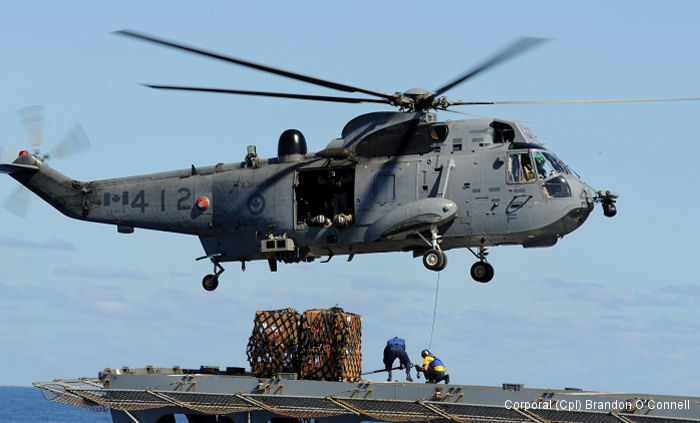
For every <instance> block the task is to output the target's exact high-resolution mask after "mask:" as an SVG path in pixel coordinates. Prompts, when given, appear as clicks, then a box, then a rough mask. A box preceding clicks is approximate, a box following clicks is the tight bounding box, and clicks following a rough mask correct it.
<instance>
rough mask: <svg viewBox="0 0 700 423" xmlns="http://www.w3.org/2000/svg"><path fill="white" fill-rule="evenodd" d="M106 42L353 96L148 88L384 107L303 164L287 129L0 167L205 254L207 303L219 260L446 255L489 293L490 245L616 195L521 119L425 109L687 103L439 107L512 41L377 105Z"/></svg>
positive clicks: (560, 222)
mask: <svg viewBox="0 0 700 423" xmlns="http://www.w3.org/2000/svg"><path fill="white" fill-rule="evenodd" d="M116 33H117V34H118V35H122V36H126V37H130V38H135V39H138V40H142V41H147V42H151V43H155V44H158V45H161V46H167V47H171V48H175V49H179V50H183V51H186V52H189V53H194V54H197V55H200V56H205V57H209V58H213V59H216V60H220V61H224V62H228V63H233V64H237V65H240V66H244V67H248V68H252V69H256V70H259V71H263V72H267V73H271V74H276V75H280V76H283V77H287V78H291V79H295V80H300V81H304V82H307V83H310V84H313V85H317V86H322V87H326V88H330V89H335V90H339V91H343V92H345V93H361V94H364V97H348V96H324V95H307V94H293V93H281V92H268V91H249V90H233V89H219V88H207V87H192V86H174V85H153V84H145V85H146V86H147V87H151V88H155V89H161V90H181V91H197V92H211V93H226V94H238V95H253V96H266V97H275V98H289V99H300V100H313V101H325V102H341V103H375V104H384V105H390V106H393V107H396V108H397V109H398V111H379V112H370V113H367V114H363V115H361V116H357V117H355V118H354V119H352V120H350V121H349V122H348V123H347V124H346V125H345V127H344V128H343V130H342V131H341V136H340V137H339V138H336V139H333V140H331V141H330V142H329V143H328V145H327V146H326V147H325V148H324V149H322V150H320V151H317V152H313V153H309V152H308V150H307V144H306V140H305V138H304V135H303V134H302V133H301V132H300V131H299V130H297V129H288V130H286V131H284V132H283V133H282V134H281V136H280V138H279V140H278V149H277V156H276V157H272V158H267V159H264V158H261V157H259V156H258V154H257V148H256V147H255V146H254V145H250V146H248V148H247V151H246V154H245V157H244V158H243V160H242V161H240V162H235V163H228V164H224V163H218V164H216V165H213V166H206V167H195V166H194V165H192V166H191V167H190V168H186V169H181V170H174V171H169V172H161V173H154V174H146V175H140V176H130V177H120V178H114V179H105V180H96V181H90V182H82V181H76V180H73V179H71V178H69V177H67V176H65V175H63V174H61V173H60V172H58V171H56V170H55V169H53V168H52V167H50V166H48V165H47V164H46V161H47V159H48V157H49V156H50V154H49V155H42V154H41V152H40V151H39V149H38V147H37V146H36V145H35V149H34V151H31V152H30V151H27V150H24V151H21V152H19V154H18V155H17V158H16V159H15V160H14V161H13V162H12V163H6V164H0V172H2V173H7V174H9V175H10V176H11V177H13V178H14V179H16V180H17V181H19V182H20V183H21V184H22V185H24V186H25V187H27V188H29V190H31V191H33V192H34V193H35V194H36V195H38V196H39V197H41V198H42V199H43V200H45V201H46V202H48V203H49V204H50V205H51V206H53V207H54V208H56V209H57V210H58V211H60V212H61V213H63V214H65V215H66V216H68V217H71V218H75V219H80V220H86V221H92V222H100V223H105V224H111V225H115V226H116V228H117V231H118V232H119V233H122V234H129V233H133V232H134V229H135V228H143V229H151V230H159V231H167V232H175V233H182V234H189V235H195V236H198V237H199V239H200V241H201V244H202V246H203V249H204V253H205V255H203V256H201V257H198V258H197V260H209V261H210V262H211V263H212V264H213V273H210V274H207V275H205V276H204V278H203V279H202V286H203V288H204V289H205V290H207V291H213V290H215V289H216V288H217V287H218V285H219V278H220V276H221V274H222V273H223V272H224V267H223V265H222V263H225V262H240V263H241V268H242V270H243V271H244V270H245V269H246V263H247V262H250V261H255V260H267V261H268V265H269V268H270V271H273V272H275V271H277V266H278V263H280V262H284V263H300V262H312V261H315V260H317V259H321V258H323V257H326V258H325V259H324V260H322V261H321V262H324V263H326V262H329V261H330V260H331V259H332V258H333V257H334V256H336V255H341V256H347V261H352V260H353V258H354V256H355V255H356V254H371V253H382V252H397V251H402V252H410V253H412V254H413V257H414V258H418V257H422V262H423V265H424V266H425V268H427V269H428V270H431V271H436V272H439V271H441V270H443V269H444V268H445V267H446V265H447V256H446V255H445V251H447V250H450V249H457V248H465V249H467V250H468V251H469V252H471V254H473V255H474V257H475V259H476V262H475V263H474V264H473V265H472V266H471V268H470V271H469V273H470V276H471V277H472V279H474V280H475V281H477V282H481V283H486V282H489V281H491V280H492V279H493V277H494V269H493V266H492V265H491V264H489V262H488V261H487V255H488V253H489V251H488V248H490V247H494V246H500V245H522V246H523V247H525V248H534V247H551V246H553V245H555V244H556V243H557V241H558V240H559V239H560V238H562V237H563V236H565V235H567V234H569V233H571V232H572V231H574V230H576V229H577V228H579V227H580V226H581V225H583V223H584V222H585V221H586V219H587V218H588V216H589V215H590V213H591V212H592V211H593V209H594V205H595V204H601V206H602V209H603V213H604V215H605V216H608V217H613V216H615V214H616V213H617V210H616V205H615V202H616V200H617V199H618V194H616V193H614V192H613V191H611V190H609V189H602V190H595V189H593V188H591V187H590V186H589V185H588V184H586V183H585V182H583V181H582V180H581V179H580V176H579V175H578V174H576V173H575V172H574V171H573V170H571V168H570V167H569V166H567V165H566V164H565V163H564V162H563V161H562V160H561V159H559V158H558V157H557V155H556V154H555V153H554V152H553V151H551V150H550V149H549V148H546V147H545V146H544V145H542V144H541V143H539V142H538V141H537V139H536V137H535V135H534V134H533V133H532V131H531V130H530V129H529V128H527V127H526V126H524V125H523V124H522V122H519V121H515V120H509V119H501V118H492V117H488V118H483V117H482V118H478V119H465V120H448V121H439V120H438V119H437V114H436V112H437V111H451V112H457V113H462V112H458V111H455V110H450V108H451V107H453V106H468V105H485V104H489V105H497V104H543V103H596V102H633V101H677V100H700V98H698V97H682V98H647V99H617V100H562V101H488V102H485V101H461V100H460V101H452V100H449V99H448V98H446V97H445V96H443V95H442V94H444V93H445V92H446V91H448V90H450V89H452V88H454V87H455V86H457V85H459V84H461V83H463V82H465V81H467V80H468V79H470V78H472V77H474V76H475V75H478V74H480V73H482V72H484V71H486V70H488V69H490V68H492V67H494V66H496V65H498V64H500V63H502V62H504V61H506V60H508V59H510V58H512V57H514V56H516V55H518V54H520V53H522V52H524V51H527V50H529V49H531V48H533V47H534V46H536V45H538V44H540V43H541V42H542V41H544V39H541V38H522V39H518V40H516V41H515V42H513V43H512V44H510V45H509V46H507V47H506V48H505V49H503V50H500V51H499V52H497V53H496V54H495V55H493V56H491V57H490V58H488V59H487V60H485V61H484V62H482V63H481V64H479V65H478V66H476V67H474V68H472V69H470V70H468V71H467V72H465V73H464V74H462V75H460V76H459V77H457V78H456V79H454V80H453V81H450V82H449V83H447V84H445V85H443V86H441V87H439V88H438V89H436V90H435V91H428V90H425V89H420V88H413V89H409V90H407V91H403V92H395V93H393V94H387V93H384V92H379V91H373V90H368V89H364V88H359V87H353V86H350V85H345V84H340V83H336V82H332V81H327V80H323V79H319V78H315V77H311V76H308V75H303V74H299V73H294V72H289V71H286V70H282V69H278V68H274V67H270V66H266V65H261V64H258V63H254V62H250V61H247V60H242V59H239V58H235V57H232V56H227V55H224V54H220V53H216V52H212V51H208V50H204V49H201V48H196V47H192V46H188V45H185V44H181V43H176V42H173V41H169V40H165V39H161V38H157V37H153V36H150V35H146V34H143V33H139V32H136V31H132V30H121V31H117V32H116ZM465 114H468V113H465ZM30 132H31V131H30ZM30 137H32V134H31V133H30ZM34 138H35V137H34ZM80 138H84V134H82V135H81V137H80ZM35 144H36V143H35ZM84 144H85V143H84V142H77V143H73V144H71V145H84ZM59 150H60V149H59ZM72 150H77V148H72Z"/></svg>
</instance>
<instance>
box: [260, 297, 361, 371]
mask: <svg viewBox="0 0 700 423" xmlns="http://www.w3.org/2000/svg"><path fill="white" fill-rule="evenodd" d="M361 345H362V317H361V316H360V315H357V314H352V313H346V312H345V311H344V310H343V309H342V308H339V307H334V308H331V309H328V310H324V309H320V310H307V311H305V312H304V314H303V315H301V314H299V313H298V312H297V311H296V310H294V309H291V308H287V309H283V310H272V311H258V312H256V314H255V321H254V323H253V333H252V334H251V336H250V339H249V340H248V347H247V349H246V355H247V357H248V362H249V363H250V368H251V371H252V372H253V375H255V376H256V377H273V376H274V375H275V374H277V373H296V374H298V375H299V377H300V378H301V379H312V380H328V381H341V382H356V381H358V380H360V374H361V371H362V366H361V362H362V354H361V352H360V349H361Z"/></svg>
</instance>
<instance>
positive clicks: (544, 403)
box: [34, 369, 700, 423]
mask: <svg viewBox="0 0 700 423" xmlns="http://www.w3.org/2000/svg"><path fill="white" fill-rule="evenodd" d="M120 373H121V372H120ZM34 385H35V386H36V387H38V388H41V389H42V390H43V392H44V394H45V396H46V397H47V398H48V399H50V400H53V401H56V402H60V403H63V404H68V405H72V406H75V407H79V408H83V409H86V410H90V411H109V412H111V413H112V419H113V421H114V422H116V423H127V422H128V423H133V422H138V423H156V422H158V423H168V422H172V421H174V420H172V417H171V415H173V414H184V415H187V416H188V419H189V421H190V422H197V423H199V422H206V423H214V422H230V421H231V420H233V421H235V422H236V423H247V422H250V423H263V422H267V421H268V420H270V419H274V418H292V419H316V420H322V421H323V422H326V421H328V422H331V421H332V423H357V422H360V421H391V422H413V421H438V420H443V421H455V422H460V423H552V422H572V423H574V422H576V423H683V422H698V423H700V398H698V397H677V396H666V395H642V394H624V393H601V392H585V391H578V390H554V391H553V390H545V389H532V388H527V389H524V388H521V387H520V386H519V385H514V386H510V387H508V386H504V387H484V386H466V385H429V384H424V383H396V382H394V383H390V382H389V383H388V382H369V381H361V382H355V383H343V382H324V381H309V380H293V379H257V378H254V377H250V376H231V375H224V374H183V373H182V372H173V371H172V369H148V370H147V371H145V370H140V371H133V370H131V371H129V372H127V373H126V374H124V373H122V374H116V373H110V374H108V375H106V376H105V377H104V378H103V379H102V380H98V379H80V380H70V381H54V382H48V383H35V384H34ZM504 388H505V389H504ZM224 416H225V417H224Z"/></svg>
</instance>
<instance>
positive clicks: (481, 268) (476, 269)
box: [467, 247, 493, 283]
mask: <svg viewBox="0 0 700 423" xmlns="http://www.w3.org/2000/svg"><path fill="white" fill-rule="evenodd" d="M467 249H468V250H469V252H470V253H472V254H474V257H476V258H477V259H479V261H477V262H476V263H474V264H473V265H472V268H471V269H469V274H470V275H471V277H472V279H474V280H475V281H477V282H481V283H486V282H489V281H490V280H491V279H493V266H491V265H490V264H489V263H488V262H487V261H486V256H487V255H488V254H489V253H488V252H487V251H486V247H479V252H478V253H475V252H474V250H472V249H471V248H469V247H467Z"/></svg>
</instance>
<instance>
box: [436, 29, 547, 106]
mask: <svg viewBox="0 0 700 423" xmlns="http://www.w3.org/2000/svg"><path fill="white" fill-rule="evenodd" d="M545 40H546V38H535V37H524V38H520V39H518V41H516V42H515V43H513V44H511V45H510V46H508V47H506V48H505V49H503V50H501V51H500V52H498V53H497V54H496V55H494V56H493V57H491V58H490V59H488V60H486V61H485V62H484V63H482V64H480V65H479V66H477V67H475V68H474V69H472V70H470V71H469V72H467V73H465V74H464V75H462V76H460V77H459V78H457V79H455V80H454V81H452V82H450V83H449V84H447V85H444V86H442V87H440V88H438V89H437V90H435V97H437V96H439V95H440V94H442V93H444V92H445V91H447V90H449V89H450V88H452V87H454V86H455V85H458V84H461V83H462V82H464V81H466V80H467V79H469V78H471V77H473V76H476V75H478V74H480V73H481V72H483V71H485V70H487V69H489V68H491V67H494V66H496V65H497V64H499V63H501V62H503V61H505V60H507V59H510V58H512V57H515V56H516V55H518V54H520V53H522V52H524V51H525V50H528V49H530V48H532V47H534V46H536V45H537V44H539V43H541V42H543V41H545Z"/></svg>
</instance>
